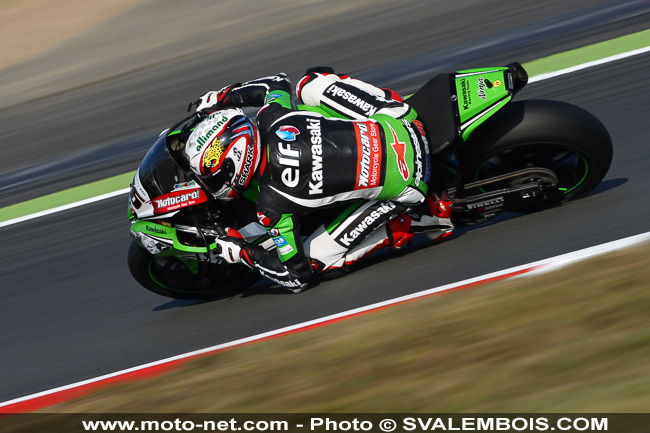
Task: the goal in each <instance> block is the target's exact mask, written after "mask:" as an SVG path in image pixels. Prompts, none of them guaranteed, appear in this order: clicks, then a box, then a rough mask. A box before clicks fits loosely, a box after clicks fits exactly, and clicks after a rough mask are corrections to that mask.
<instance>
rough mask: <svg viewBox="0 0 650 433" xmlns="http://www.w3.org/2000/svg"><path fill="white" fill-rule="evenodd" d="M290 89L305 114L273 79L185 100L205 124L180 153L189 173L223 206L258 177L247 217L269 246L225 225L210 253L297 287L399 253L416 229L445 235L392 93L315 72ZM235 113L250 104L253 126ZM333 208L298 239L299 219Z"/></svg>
mask: <svg viewBox="0 0 650 433" xmlns="http://www.w3.org/2000/svg"><path fill="white" fill-rule="evenodd" d="M296 94H297V96H298V98H299V99H300V100H301V101H302V102H303V103H304V104H305V105H306V106H307V107H301V109H300V110H297V109H296V108H295V107H294V106H293V104H292V96H291V84H290V82H289V80H288V79H287V77H286V75H284V74H278V75H274V76H270V77H265V78H260V79H256V80H252V81H248V82H246V83H244V84H243V85H242V84H239V83H237V84H233V85H230V86H226V87H224V88H223V89H221V90H219V91H210V92H207V93H206V94H204V95H203V96H202V97H201V98H200V99H199V100H198V101H197V103H196V104H197V111H200V112H201V113H202V114H203V115H205V116H206V117H205V120H203V121H202V122H201V123H200V124H199V125H198V126H197V128H196V129H195V130H194V131H193V132H192V134H191V135H190V136H189V138H188V140H187V143H186V146H185V156H186V158H187V160H188V162H189V166H190V168H191V169H192V171H193V172H194V174H195V175H196V176H197V177H198V178H199V180H200V181H201V182H202V183H203V184H204V186H205V187H206V188H207V189H208V190H209V191H210V192H211V193H212V194H213V196H215V197H216V198H219V199H222V200H231V199H233V198H236V197H238V196H240V195H241V194H242V193H243V191H244V190H245V189H246V188H249V187H250V186H251V185H252V184H253V183H254V181H255V180H257V181H259V195H258V197H257V204H256V210H257V216H258V219H259V222H260V223H261V224H262V225H263V226H264V227H265V228H266V229H267V231H268V233H269V235H270V236H271V238H272V239H273V241H274V242H275V244H276V246H277V249H276V251H277V252H276V251H267V250H265V249H264V248H262V247H259V246H255V245H252V244H249V243H247V242H245V241H244V240H243V238H242V237H241V235H239V234H238V233H237V232H236V231H235V230H232V229H229V230H228V236H225V237H222V238H219V239H217V244H218V246H219V247H220V248H219V251H220V253H219V256H220V257H221V258H223V259H224V260H226V261H227V262H229V263H238V262H242V263H244V264H246V265H248V266H250V267H251V268H254V269H257V270H258V271H259V272H260V273H261V274H262V275H264V276H266V277H268V278H270V279H271V280H273V281H276V282H278V283H279V284H281V285H283V286H285V287H287V288H290V289H292V290H293V291H295V292H298V291H300V290H301V289H302V288H304V287H305V286H306V285H308V284H309V283H310V282H312V280H313V279H314V276H315V275H317V274H321V273H323V272H332V271H334V270H344V269H346V268H347V266H349V265H350V264H351V263H354V262H355V261H357V260H358V259H360V258H361V257H364V256H366V255H368V254H370V253H372V252H373V251H375V250H377V249H379V248H381V247H384V246H387V247H391V248H399V247H401V246H402V245H404V244H405V243H406V242H408V241H409V240H410V239H411V238H412V237H413V236H415V234H416V233H420V232H427V236H428V237H430V238H432V239H436V238H439V237H441V236H443V235H446V234H449V233H450V232H451V230H452V229H453V224H452V223H451V220H450V217H451V213H452V208H453V206H452V202H451V200H450V199H449V198H448V197H447V196H446V195H437V194H429V191H428V181H429V178H430V161H429V154H430V152H431V150H430V149H429V144H428V140H427V134H426V131H425V129H424V126H423V124H422V123H421V122H419V120H418V118H417V113H416V112H415V110H414V109H413V108H411V107H410V106H409V105H408V104H406V103H404V102H403V100H402V98H401V96H400V95H399V94H397V93H395V92H393V91H391V90H387V89H379V88H377V87H375V86H373V85H371V84H368V83H365V82H363V81H360V80H357V79H354V78H351V77H349V76H347V75H342V74H336V73H334V71H333V70H332V69H331V68H325V67H319V68H312V69H310V70H308V71H307V72H306V74H305V76H304V77H302V78H301V79H300V80H299V82H298V84H297V86H296ZM243 107H261V108H260V110H259V111H258V113H257V121H256V122H253V121H251V120H250V119H249V118H248V117H247V116H245V115H244V113H243V112H242V111H241V108H243ZM342 204H348V205H347V206H346V207H342V209H343V210H342V211H341V212H340V213H339V214H338V215H337V216H336V218H334V219H333V220H331V221H328V222H326V223H325V224H323V225H321V226H320V227H319V228H318V229H317V230H316V231H315V232H314V233H313V234H312V235H311V236H309V237H308V239H306V240H305V241H304V242H303V240H302V237H301V235H300V224H301V220H302V218H303V217H304V216H305V215H307V214H309V213H311V212H316V211H318V210H322V209H324V208H328V207H332V206H339V207H340V206H341V205H342ZM337 209H338V208H337Z"/></svg>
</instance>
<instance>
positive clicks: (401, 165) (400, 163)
mask: <svg viewBox="0 0 650 433" xmlns="http://www.w3.org/2000/svg"><path fill="white" fill-rule="evenodd" d="M388 128H389V129H390V132H391V134H393V142H392V143H390V147H391V148H392V149H393V151H394V152H395V156H397V169H398V170H399V174H400V175H401V176H402V179H404V180H408V178H409V176H411V172H410V170H409V166H408V164H407V163H406V143H404V142H401V141H399V138H397V134H396V133H395V130H394V129H393V127H392V126H390V125H388Z"/></svg>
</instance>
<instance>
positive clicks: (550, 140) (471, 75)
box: [128, 63, 612, 299]
mask: <svg viewBox="0 0 650 433" xmlns="http://www.w3.org/2000/svg"><path fill="white" fill-rule="evenodd" d="M527 81H528V76H527V73H526V71H525V70H524V68H523V67H522V66H521V65H520V64H519V63H512V64H510V65H507V66H505V67H495V68H482V69H472V70H466V71H458V72H454V73H451V74H441V75H437V76H435V77H434V78H432V79H431V80H430V81H429V82H427V83H426V84H425V85H424V86H423V87H422V88H421V89H420V90H418V91H417V92H416V93H415V94H414V95H412V96H411V97H410V98H408V99H407V101H406V102H408V103H409V104H410V105H412V106H413V107H414V108H415V109H416V110H417V111H418V113H419V115H420V118H421V119H422V121H423V123H424V124H425V127H426V129H427V132H428V135H429V140H430V147H431V149H435V153H434V152H432V155H431V157H432V160H431V162H432V170H431V173H432V180H431V188H432V190H434V191H440V190H446V191H447V192H448V194H449V195H450V196H451V197H452V198H453V200H454V205H455V212H454V223H455V225H457V226H462V225H470V224H479V223H482V222H484V221H486V220H488V219H490V218H492V217H494V216H496V215H498V214H499V213H501V212H503V211H515V212H531V211H537V210H540V209H544V208H548V207H552V206H556V205H558V204H561V203H565V202H568V201H572V200H576V199H578V198H580V197H583V196H584V195H586V194H588V193H589V192H590V191H591V190H593V189H594V188H595V187H596V186H597V185H598V184H599V183H600V182H601V180H602V179H603V177H604V176H605V174H606V173H607V170H608V169H609V166H610V163H611V160H612V142H611V138H610V136H609V133H608V132H607V129H606V128H605V127H604V126H603V124H602V123H601V122H600V121H599V120H598V119H597V118H595V117H594V116H593V115H592V114H590V113H589V112H587V111H585V110H584V109H582V108H579V107H576V106H574V105H571V104H567V103H564V102H558V101H550V100H526V101H517V102H511V101H512V99H513V97H514V96H515V95H516V94H517V92H518V91H519V90H521V89H522V88H523V87H524V86H525V85H526V83H527ZM298 108H301V109H309V107H300V106H299V107H298ZM198 121H200V119H199V118H198V117H197V116H195V115H192V116H189V117H188V118H186V119H183V120H182V121H181V122H179V123H177V124H176V125H174V126H172V127H171V128H169V129H167V130H165V131H164V132H163V133H162V134H161V135H160V137H159V138H158V140H157V141H156V142H155V143H154V145H153V146H152V147H151V149H150V150H149V152H148V153H147V155H146V156H145V158H144V160H143V161H142V163H141V164H140V167H139V169H138V171H137V173H136V175H135V178H134V180H133V183H132V185H131V193H130V195H129V211H128V215H129V219H130V222H131V234H132V236H133V238H134V241H133V242H132V244H131V247H130V250H129V254H128V264H129V269H130V271H131V273H132V275H133V277H134V278H135V279H136V280H137V281H138V282H139V283H140V284H141V285H142V286H144V287H146V288H147V289H149V290H151V291H153V292H155V293H158V294H160V295H163V296H169V297H172V298H182V299H209V298H214V297H217V296H220V295H222V294H225V293H228V292H231V291H236V290H241V289H244V288H246V287H248V286H250V285H252V284H253V283H255V282H256V281H257V280H258V279H259V278H260V276H259V274H258V273H257V272H256V271H254V270H252V269H249V268H247V267H246V266H244V265H241V264H237V265H230V264H226V263H222V262H220V261H219V260H220V259H218V258H217V256H216V254H215V249H216V248H217V247H216V243H215V238H216V237H218V236H220V235H222V234H223V233H224V227H232V228H235V229H237V230H238V231H239V232H240V233H241V234H242V235H244V237H245V238H246V239H247V240H248V241H249V242H254V243H257V244H259V245H262V246H263V247H265V248H268V249H273V248H275V244H274V243H273V241H272V240H271V239H270V238H269V236H268V235H267V233H266V230H265V229H264V227H262V226H261V225H260V224H259V223H258V222H257V218H256V214H255V197H256V191H255V190H254V188H253V189H251V190H249V191H247V192H246V193H245V194H244V198H240V199H239V200H234V201H232V202H222V201H218V200H216V199H214V198H213V197H212V196H211V195H210V194H209V193H208V192H207V191H206V190H204V189H203V187H202V186H201V184H200V183H199V182H198V181H197V180H196V179H194V178H193V175H192V174H191V173H188V172H186V171H184V170H182V169H181V164H180V163H179V158H180V156H179V155H180V152H179V147H178V146H179V143H178V140H177V139H176V137H175V136H176V135H177V134H178V132H179V131H178V129H177V128H180V127H182V128H183V129H187V128H192V127H193V125H195V124H196V123H198ZM181 125H182V126H181ZM325 213H326V212H318V215H319V217H315V218H314V220H313V221H309V222H308V223H307V224H303V225H304V227H303V229H304V231H305V235H307V234H309V233H311V231H313V230H314V229H315V228H316V227H317V226H318V225H319V224H320V223H321V222H322V221H318V218H323V215H324V214H325Z"/></svg>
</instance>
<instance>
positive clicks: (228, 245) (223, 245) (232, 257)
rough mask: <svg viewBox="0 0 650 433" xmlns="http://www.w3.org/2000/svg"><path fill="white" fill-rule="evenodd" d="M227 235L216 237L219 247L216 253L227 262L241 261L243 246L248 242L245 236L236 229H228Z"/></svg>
mask: <svg viewBox="0 0 650 433" xmlns="http://www.w3.org/2000/svg"><path fill="white" fill-rule="evenodd" d="M226 233H227V234H226V236H223V237H220V238H217V239H215V243H216V244H217V248H216V250H215V253H216V255H217V257H220V258H222V259H223V260H225V261H226V262H227V263H231V264H233V263H240V262H241V255H242V247H243V246H244V245H245V244H246V241H245V240H244V237H243V236H242V235H241V234H240V233H239V232H238V231H237V230H234V229H231V228H229V229H227V231H226Z"/></svg>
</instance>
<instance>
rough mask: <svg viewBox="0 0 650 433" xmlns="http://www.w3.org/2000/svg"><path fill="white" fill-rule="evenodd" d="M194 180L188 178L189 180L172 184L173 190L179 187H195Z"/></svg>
mask: <svg viewBox="0 0 650 433" xmlns="http://www.w3.org/2000/svg"><path fill="white" fill-rule="evenodd" d="M196 187H197V185H196V182H194V181H193V180H190V181H189V182H183V183H177V184H176V185H174V191H178V190H181V189H190V188H196Z"/></svg>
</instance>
